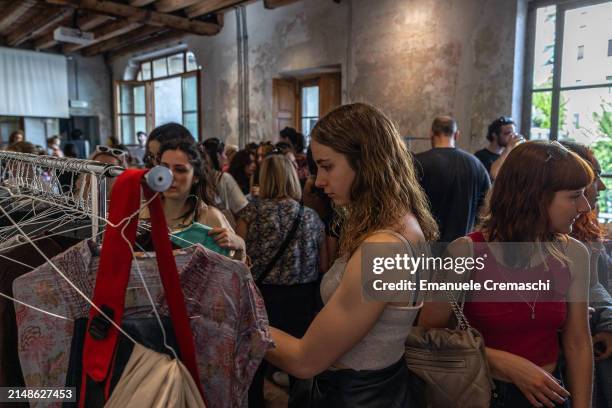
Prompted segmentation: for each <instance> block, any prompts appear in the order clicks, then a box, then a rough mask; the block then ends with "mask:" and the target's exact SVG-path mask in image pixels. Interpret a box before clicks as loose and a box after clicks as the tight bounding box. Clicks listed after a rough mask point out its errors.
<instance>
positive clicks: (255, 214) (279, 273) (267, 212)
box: [239, 199, 325, 285]
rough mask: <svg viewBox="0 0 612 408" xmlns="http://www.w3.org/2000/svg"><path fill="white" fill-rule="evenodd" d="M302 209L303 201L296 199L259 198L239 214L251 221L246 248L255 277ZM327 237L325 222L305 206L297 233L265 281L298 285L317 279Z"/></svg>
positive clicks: (267, 282)
mask: <svg viewBox="0 0 612 408" xmlns="http://www.w3.org/2000/svg"><path fill="white" fill-rule="evenodd" d="M299 209H300V204H299V203H298V202H296V201H295V200H292V199H286V200H273V199H257V200H255V201H253V202H251V203H249V205H248V206H247V207H246V208H245V209H244V210H242V211H241V212H240V214H239V217H240V218H241V219H243V220H245V221H246V222H247V223H248V224H249V228H248V232H247V237H246V240H245V241H246V251H247V255H248V256H250V257H251V261H252V262H253V266H252V268H251V272H252V273H253V277H255V279H257V278H258V277H259V275H260V274H261V273H262V272H263V270H264V269H265V267H266V265H267V264H268V262H269V261H270V260H271V259H272V257H274V255H275V254H276V252H277V251H278V248H279V247H280V246H281V244H282V243H283V241H284V240H285V237H287V235H288V234H289V232H290V231H291V228H292V227H293V222H294V221H295V218H296V217H297V214H298V211H299ZM324 238H325V226H324V225H323V222H322V221H321V219H320V218H319V216H318V215H317V213H316V212H315V211H314V210H312V209H311V208H308V207H304V214H303V215H302V220H301V222H300V225H299V227H298V229H297V232H296V234H295V237H294V238H293V240H292V241H291V243H290V244H289V246H288V247H287V249H286V250H285V253H284V254H283V255H282V256H281V257H280V259H279V260H278V261H277V262H276V264H275V265H274V267H273V268H272V270H271V271H270V273H269V274H268V276H267V277H266V278H265V279H264V281H263V283H266V284H271V285H296V284H300V283H309V282H314V281H316V280H317V278H318V276H319V249H320V248H321V245H323V240H324Z"/></svg>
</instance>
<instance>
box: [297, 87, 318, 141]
mask: <svg viewBox="0 0 612 408" xmlns="http://www.w3.org/2000/svg"><path fill="white" fill-rule="evenodd" d="M300 107H301V109H300V126H301V130H302V133H303V134H304V136H306V139H307V140H310V131H311V130H312V128H313V127H314V125H315V124H316V123H317V120H319V85H318V83H317V81H315V82H311V81H308V82H305V83H304V82H302V83H300Z"/></svg>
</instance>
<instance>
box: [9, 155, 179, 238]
mask: <svg viewBox="0 0 612 408" xmlns="http://www.w3.org/2000/svg"><path fill="white" fill-rule="evenodd" d="M15 165H17V166H24V165H28V166H31V168H33V169H40V170H44V171H50V170H53V171H54V172H55V173H56V174H57V173H59V174H63V173H66V172H72V173H75V174H88V175H93V176H95V177H96V179H97V182H96V189H97V203H96V204H97V205H96V207H95V208H94V210H97V211H96V212H97V214H93V211H92V222H93V224H94V225H97V226H98V227H100V228H102V227H103V224H101V225H99V224H98V220H100V219H104V218H105V217H106V212H107V208H106V207H107V206H106V190H107V184H106V182H107V178H109V177H117V176H119V175H120V174H121V173H123V171H124V170H125V169H124V168H123V167H120V166H113V165H110V164H105V163H100V162H97V161H92V160H83V159H75V158H67V157H52V156H42V155H35V154H29V153H17V152H7V151H0V181H2V182H4V181H5V180H4V176H5V175H6V170H7V166H15ZM12 181H13V182H14V181H15V180H12ZM16 181H17V185H16V187H19V186H20V185H19V184H20V182H21V181H24V180H20V179H19V178H18V179H17V180H16ZM145 182H146V183H147V185H148V186H149V188H151V189H152V190H154V191H157V192H162V191H165V190H167V189H168V188H169V187H170V185H171V184H172V173H171V172H170V170H169V169H167V168H166V167H161V166H156V167H154V168H153V169H151V170H150V171H149V172H148V173H147V174H146V175H145ZM13 185H14V184H13ZM24 185H27V183H24ZM60 187H61V186H60ZM45 195H51V196H55V197H58V198H61V197H64V198H65V194H64V193H63V192H62V190H61V189H60V190H58V191H45ZM92 204H93V203H92ZM96 215H97V218H96V217H95V216H96ZM94 229H96V228H95V227H94Z"/></svg>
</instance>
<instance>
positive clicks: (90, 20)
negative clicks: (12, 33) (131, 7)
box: [34, 14, 113, 50]
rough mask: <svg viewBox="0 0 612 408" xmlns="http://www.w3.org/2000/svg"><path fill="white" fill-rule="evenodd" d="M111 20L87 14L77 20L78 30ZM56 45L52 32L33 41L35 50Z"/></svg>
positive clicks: (87, 28) (85, 29)
mask: <svg viewBox="0 0 612 408" xmlns="http://www.w3.org/2000/svg"><path fill="white" fill-rule="evenodd" d="M112 19H113V18H112V17H110V16H105V15H102V14H88V15H87V16H85V17H83V18H79V21H78V26H79V29H80V30H82V31H87V30H91V29H92V28H95V27H97V26H99V25H101V24H104V23H106V22H107V21H109V20H112ZM56 44H57V41H55V39H54V38H53V32H50V33H48V34H45V35H43V36H42V37H40V38H38V39H36V41H34V48H35V49H37V50H44V49H46V48H51V47H54V46H55V45H56Z"/></svg>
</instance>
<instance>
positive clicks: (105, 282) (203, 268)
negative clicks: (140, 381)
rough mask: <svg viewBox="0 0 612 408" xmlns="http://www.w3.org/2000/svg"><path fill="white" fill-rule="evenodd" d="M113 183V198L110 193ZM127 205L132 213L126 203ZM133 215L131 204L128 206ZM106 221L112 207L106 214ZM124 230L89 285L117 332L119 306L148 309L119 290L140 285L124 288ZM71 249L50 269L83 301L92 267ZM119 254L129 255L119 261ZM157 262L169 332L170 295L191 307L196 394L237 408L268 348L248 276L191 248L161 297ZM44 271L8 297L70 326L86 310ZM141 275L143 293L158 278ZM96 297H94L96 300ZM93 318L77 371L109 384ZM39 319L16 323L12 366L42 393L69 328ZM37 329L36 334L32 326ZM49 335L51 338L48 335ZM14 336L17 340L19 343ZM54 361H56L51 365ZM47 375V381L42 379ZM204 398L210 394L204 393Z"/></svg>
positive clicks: (107, 351) (86, 249) (106, 350)
mask: <svg viewBox="0 0 612 408" xmlns="http://www.w3.org/2000/svg"><path fill="white" fill-rule="evenodd" d="M128 172H129V171H128ZM125 174H126V173H124V175H125ZM124 175H122V176H121V177H123V176H124ZM121 177H120V178H119V179H118V180H117V183H119V182H120V181H121ZM117 183H116V184H115V187H114V189H113V192H115V191H117V190H116V189H117V186H118V184H117ZM119 185H120V184H119ZM156 202H157V203H159V201H154V202H153V203H154V204H155V203H156ZM129 204H130V205H132V203H129ZM160 208H161V207H160ZM137 209H138V203H136V210H137ZM160 211H161V210H160ZM137 212H138V211H136V212H135V213H137ZM130 213H132V212H130ZM112 214H113V207H112V206H111V215H112ZM113 220H114V221H113ZM111 222H114V223H116V222H118V220H117V219H115V218H112V217H111ZM124 230H125V235H124V236H125V237H127V242H125V241H123V242H122V243H121V246H124V245H125V246H127V248H128V251H123V250H120V251H110V253H111V255H113V256H111V257H108V256H101V257H100V268H99V270H100V274H99V275H98V276H97V277H95V279H96V294H95V295H94V301H95V302H96V303H97V304H100V305H105V306H108V307H109V308H110V309H111V310H112V311H113V320H114V321H115V322H116V323H117V324H121V323H122V321H123V317H127V316H128V313H124V308H123V306H124V303H125V304H126V305H127V307H128V310H127V311H128V312H129V307H130V303H131V300H140V299H142V300H143V301H142V302H137V304H136V306H135V307H136V308H137V310H140V311H142V307H141V306H146V305H147V304H148V303H149V302H148V301H146V298H144V299H143V297H142V296H140V299H139V297H138V294H139V292H135V296H136V299H131V298H132V297H133V296H130V293H128V294H127V296H126V295H125V293H126V289H127V288H129V287H130V286H132V287H134V285H136V289H137V286H138V284H139V280H140V279H139V278H136V279H134V278H132V282H129V277H130V273H129V268H130V266H129V264H130V263H132V255H131V252H129V247H130V246H131V242H133V239H134V236H135V232H136V228H135V223H129V224H128V226H127V227H126V228H125V229H124ZM117 231H118V229H117V228H115V229H112V230H111V232H115V235H117V234H116V232H117ZM154 231H155V229H154ZM157 231H165V227H164V228H157ZM154 236H155V233H154ZM164 237H165V238H166V240H165V244H166V247H167V248H161V249H162V250H164V251H165V250H166V249H167V250H168V253H169V241H168V240H167V236H164ZM107 238H109V239H110V238H112V239H113V240H114V241H109V242H116V241H122V239H121V237H120V236H119V237H115V236H111V235H110V234H109V232H108V229H107V232H106V236H105V244H106V241H107ZM154 243H155V246H156V249H157V252H159V251H160V246H159V245H158V243H159V241H157V240H155V241H154ZM162 244H163V242H162ZM115 246H117V245H115ZM115 246H113V245H111V246H110V247H107V246H103V248H102V251H103V252H104V251H105V249H109V248H111V249H113V248H114V247H115ZM74 249H76V251H67V252H66V253H64V254H62V255H64V258H61V257H56V259H55V265H57V267H58V268H59V269H60V270H62V271H63V272H64V274H65V275H66V276H67V277H68V278H69V279H70V281H71V282H74V283H75V284H76V285H77V286H78V287H80V288H82V289H83V291H84V292H85V293H86V294H89V293H91V291H92V283H93V282H92V281H93V280H94V276H93V275H94V274H93V273H91V271H93V270H95V267H92V263H93V262H92V254H91V250H92V248H90V246H89V243H87V244H84V245H78V246H76V247H75V248H74ZM107 252H108V251H107ZM115 252H116V253H115ZM126 252H129V253H128V256H127V257H126ZM66 255H68V256H66ZM60 258H61V259H60ZM157 261H158V262H159V263H160V270H161V278H162V280H164V287H165V289H164V292H165V293H166V296H167V297H168V299H170V300H171V301H172V302H169V304H168V305H167V304H165V303H164V301H165V297H162V296H159V295H157V296H156V297H157V301H156V303H157V305H158V310H159V311H160V312H161V314H162V315H164V314H166V315H167V314H170V315H171V316H172V322H173V325H174V326H175V327H174V328H175V330H176V329H177V327H176V317H175V312H174V311H172V310H170V313H168V312H167V310H168V308H172V307H174V306H176V302H174V300H173V299H176V296H174V297H173V296H172V294H171V289H172V287H174V288H175V289H176V288H179V287H180V289H179V290H181V292H182V293H180V298H181V299H185V300H186V303H187V304H191V305H192V306H193V305H194V304H195V308H193V309H192V310H185V313H184V316H185V319H186V317H187V316H188V315H189V316H191V317H192V319H191V320H190V321H187V320H185V323H186V324H187V325H188V326H187V327H189V326H191V327H190V328H189V331H190V332H191V331H193V336H192V335H191V334H190V335H189V336H188V338H187V340H189V341H193V340H196V344H197V346H198V347H197V356H198V359H197V361H196V358H195V356H194V358H193V364H191V362H190V360H189V358H187V359H185V360H184V361H185V362H186V367H187V368H188V369H189V371H190V372H191V374H192V376H193V378H198V377H199V376H201V377H202V383H201V385H202V389H204V390H206V394H205V395H206V397H207V400H208V401H210V403H209V406H240V405H242V403H243V401H244V399H245V393H246V389H247V387H248V385H249V383H250V380H251V377H252V374H253V372H254V370H255V369H256V367H257V365H258V364H259V362H260V361H261V358H262V357H263V355H264V354H265V352H266V351H267V349H268V347H269V346H270V343H271V341H270V337H269V333H268V332H267V331H266V327H267V321H266V317H265V312H264V311H263V310H264V308H263V302H262V301H261V298H260V297H259V294H258V293H257V291H256V289H255V286H254V283H253V281H252V278H251V276H250V274H249V271H248V270H247V269H246V266H245V265H244V264H242V263H238V262H235V261H231V260H230V259H228V258H226V257H223V256H221V255H218V254H215V253H212V252H210V251H208V250H206V249H204V248H203V247H201V246H197V247H195V248H194V249H193V251H192V257H191V259H190V261H189V265H187V266H186V267H184V268H183V269H182V271H181V274H180V282H176V284H173V283H172V282H170V283H172V286H171V287H170V289H169V286H168V282H166V281H165V279H166V278H167V276H166V277H164V273H165V271H166V270H167V268H165V267H167V266H168V265H167V263H168V262H170V263H171V264H172V267H174V268H175V264H174V262H175V261H174V259H173V258H172V257H168V256H164V257H161V256H160V258H158V259H157ZM141 263H146V262H141ZM149 263H150V262H149ZM45 268H46V270H45ZM51 268H52V266H51V265H50V264H49V265H47V264H46V265H43V267H41V268H38V269H37V270H36V271H34V272H33V273H31V274H28V275H25V276H23V277H22V278H21V279H23V281H16V282H15V284H14V293H15V296H16V297H18V298H20V299H21V300H22V301H26V300H25V299H28V300H27V303H30V304H33V305H36V306H37V307H40V308H41V309H44V310H48V311H49V310H50V309H53V308H55V309H54V310H55V312H56V313H57V314H61V315H63V316H66V317H69V318H71V319H78V318H79V317H83V316H85V315H86V314H88V312H87V309H88V308H89V307H88V304H86V303H85V300H83V298H81V297H80V296H78V295H77V294H76V293H75V291H74V290H73V289H72V286H70V285H69V284H68V283H67V282H66V281H65V280H64V279H62V278H61V277H60V276H58V274H56V273H55V272H54V270H53V269H51ZM126 268H127V270H126ZM141 269H143V271H142V272H143V275H144V280H145V281H146V282H147V286H148V287H150V286H151V280H156V279H157V280H159V274H158V273H157V271H155V268H154V267H153V268H150V270H153V271H154V276H151V273H149V274H148V275H147V272H146V269H147V268H141ZM109 271H110V274H111V275H117V277H116V278H114V277H113V276H106V275H107V274H108V272H109ZM174 274H175V275H174V276H176V277H177V278H178V277H179V276H178V274H177V272H176V271H175V272H174ZM134 275H136V274H134ZM134 275H132V276H134ZM170 277H172V275H170ZM26 278H27V280H26ZM39 278H41V279H40V281H38V283H39V284H38V285H37V283H35V281H37V280H38V279H39ZM42 282H44V283H42ZM40 283H42V284H40ZM130 283H131V285H130ZM179 283H180V285H179ZM41 289H42V290H43V291H47V293H41V291H40V290H41ZM99 290H100V291H102V292H99ZM100 293H102V294H104V296H107V294H108V296H112V298H111V297H108V298H106V299H107V300H104V299H105V298H104V297H102V298H100V299H98V298H99V295H100ZM28 295H29V296H28ZM117 295H118V296H117ZM100 296H101V295H100ZM130 299H131V300H130ZM173 304H174V306H173ZM117 305H119V307H120V308H118V306H117ZM139 306H140V307H139ZM68 309H72V310H68ZM149 309H150V307H149ZM174 310H176V308H175V309H174ZM32 311H33V310H31V309H30V310H27V311H25V313H24V315H25V316H27V313H29V312H32ZM19 312H20V311H19ZM19 312H18V313H19ZM96 314H97V311H89V317H90V319H91V320H90V325H89V331H88V333H89V334H88V336H87V337H86V339H85V345H84V350H85V351H84V354H83V355H84V358H83V361H84V364H83V369H84V372H86V373H87V377H88V378H91V379H92V380H94V381H96V382H100V381H103V380H105V379H107V378H110V376H109V375H108V374H109V369H110V357H112V355H113V350H114V347H115V345H116V344H117V343H116V341H117V339H118V336H117V330H116V329H114V333H113V332H112V331H111V330H113V329H108V328H104V330H103V331H104V333H103V335H102V336H96V337H93V333H92V330H91V329H92V327H93V328H95V329H96V330H95V331H96V334H98V330H97V329H98V325H96V326H94V325H93V323H94V322H96V318H97V316H96ZM44 316H45V318H44V319H42V318H41V317H40V316H38V317H36V316H34V315H33V316H31V317H32V319H30V318H27V317H24V318H23V319H22V318H20V317H18V328H19V334H20V359H21V360H22V361H23V363H24V367H27V368H24V375H25V379H26V384H27V385H28V386H34V385H35V383H37V382H38V383H40V382H42V383H43V384H42V385H44V386H52V384H56V386H61V385H62V379H63V378H65V376H66V355H67V350H68V349H69V348H70V345H69V344H66V343H68V341H67V340H69V339H70V337H71V336H72V333H71V332H72V330H73V329H72V325H71V324H68V325H67V324H65V323H64V324H63V327H62V324H58V323H57V322H53V321H50V319H53V317H51V316H48V315H44ZM37 319H38V321H37ZM98 321H99V319H98ZM37 323H38V324H39V326H36V324H37ZM68 323H72V322H68ZM103 326H106V325H103ZM49 328H51V330H48V329H49ZM106 330H108V332H107V331H106ZM27 332H30V333H32V332H33V333H35V337H37V339H36V340H37V341H36V342H35V343H32V342H29V340H31V338H29V337H28V336H27V335H26V333H27ZM22 333H23V334H24V337H21V334H22ZM181 333H185V330H183V329H180V330H179V331H178V332H177V342H178V343H179V346H180V347H179V348H180V350H179V351H180V353H181V356H182V357H183V358H184V357H185V356H187V357H189V354H190V352H189V350H188V349H186V348H185V347H183V346H182V345H181V343H184V342H185V340H186V337H185V336H181ZM107 342H108V343H107ZM43 343H44V344H43ZM107 345H109V347H107ZM32 346H33V347H32ZM185 350H187V352H185ZM58 352H59V353H58ZM193 354H195V353H193ZM193 354H192V355H193ZM58 357H60V360H59V361H58ZM192 367H193V370H192ZM29 369H32V370H31V371H30V370H29ZM194 373H195V374H194ZM200 373H201V375H200ZM49 375H51V376H53V378H51V379H50V378H49ZM30 381H31V382H32V384H31V382H30ZM207 382H210V384H207ZM198 385H199V384H198ZM211 390H214V391H213V392H211ZM106 395H108V393H107V394H106Z"/></svg>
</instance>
